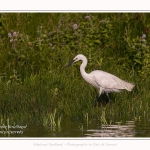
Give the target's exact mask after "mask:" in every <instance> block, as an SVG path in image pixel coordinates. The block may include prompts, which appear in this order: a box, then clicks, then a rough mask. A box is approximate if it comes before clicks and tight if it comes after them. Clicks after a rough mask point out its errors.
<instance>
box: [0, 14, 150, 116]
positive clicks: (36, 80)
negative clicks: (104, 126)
mask: <svg viewBox="0 0 150 150" xmlns="http://www.w3.org/2000/svg"><path fill="white" fill-rule="evenodd" d="M149 32H150V14H145V13H45V14H43V13H1V14H0V81H1V82H0V86H1V88H0V92H1V94H0V108H1V109H0V114H1V115H2V116H3V117H4V116H11V115H12V116H13V115H16V112H17V115H18V114H22V115H23V116H24V112H28V113H29V114H30V115H31V118H32V117H33V116H35V115H39V117H41V116H45V114H47V115H48V114H49V112H52V111H53V110H54V109H55V108H57V112H58V114H62V115H64V116H65V115H66V116H82V115H83V114H85V113H87V112H90V111H91V110H93V105H92V103H93V100H94V98H95V95H96V92H94V88H92V87H91V86H89V85H88V84H87V83H86V82H84V80H83V79H82V78H81V76H80V73H79V65H78V64H80V63H77V64H76V65H74V66H73V67H71V68H67V69H65V68H64V66H65V64H66V63H68V61H69V60H70V59H72V58H74V57H75V56H76V55H77V54H78V53H83V54H84V55H85V56H86V57H87V58H88V60H89V62H88V66H87V68H86V70H87V72H90V71H92V70H95V69H102V70H105V71H108V72H110V73H113V74H115V75H117V76H119V77H120V78H122V79H124V80H127V81H130V82H133V83H135V84H136V89H137V91H138V92H139V91H140V90H141V91H142V92H143V93H142V92H141V93H142V94H143V95H142V94H141V95H140V96H141V98H143V97H144V98H145V97H146V96H145V95H144V94H145V93H147V91H146V88H148V85H146V86H145V90H144V89H142V85H144V84H145V82H147V81H149V80H148V79H147V78H149V75H150V37H149ZM145 80H146V81H145ZM90 87H91V88H90ZM81 89H82V91H81ZM137 91H136V92H137ZM144 91H145V93H144ZM136 92H133V93H132V94H131V93H130V94H127V93H124V95H123V97H122V101H124V102H125V103H126V107H127V109H128V111H129V113H131V112H132V109H131V106H132V105H133V106H134V105H135V106H139V105H141V103H140V101H135V99H136V98H137V96H139V95H138V94H139V93H136ZM2 93H3V94H2ZM119 96H120V95H119ZM147 96H148V95H147ZM114 97H115V98H114ZM114 97H113V98H114V99H117V98H119V97H117V95H115V96H114ZM146 98H147V97H146ZM146 98H145V100H144V101H145V106H143V107H141V108H142V109H145V110H147V111H148V105H149V104H148V103H147V99H146ZM128 99H132V100H130V103H129V100H128ZM135 102H136V103H135ZM117 103H118V102H116V104H117ZM131 103H132V104H131ZM117 105H118V104H117ZM119 106H120V107H118V109H117V108H116V110H115V109H113V110H111V115H112V114H113V112H112V111H114V113H115V111H120V112H121V111H123V110H122V109H121V108H122V107H123V104H120V103H119ZM95 111H97V110H93V114H95ZM135 111H137V108H136V107H135ZM135 111H134V112H135ZM18 112H19V113H18ZM91 114H92V111H91ZM22 115H20V116H21V117H22ZM18 116H19V115H18Z"/></svg>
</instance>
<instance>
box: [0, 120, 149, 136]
mask: <svg viewBox="0 0 150 150" xmlns="http://www.w3.org/2000/svg"><path fill="white" fill-rule="evenodd" d="M10 127H11V128H9V130H7V133H6V129H4V128H3V127H2V126H1V128H0V131H1V132H0V137H103V138H104V137H117V138H119V137H150V119H144V118H143V119H142V118H140V119H139V120H124V121H121V122H120V121H118V122H117V121H116V122H114V123H109V124H108V125H102V124H97V123H96V122H95V123H91V124H90V123H89V124H83V123H82V121H79V120H78V121H72V120H70V119H65V120H64V121H62V123H61V126H60V127H59V128H58V127H50V126H47V127H44V126H39V125H15V126H14V127H13V126H12V125H10ZM2 131H3V132H2ZM8 131H9V132H8ZM16 131H20V132H16Z"/></svg>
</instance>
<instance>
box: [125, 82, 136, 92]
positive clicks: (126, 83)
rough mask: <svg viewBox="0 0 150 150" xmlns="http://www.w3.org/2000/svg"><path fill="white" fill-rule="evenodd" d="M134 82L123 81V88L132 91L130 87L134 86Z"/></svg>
mask: <svg viewBox="0 0 150 150" xmlns="http://www.w3.org/2000/svg"><path fill="white" fill-rule="evenodd" d="M134 86H135V85H134V84H132V83H128V82H125V89H126V90H127V91H132V89H133V88H134Z"/></svg>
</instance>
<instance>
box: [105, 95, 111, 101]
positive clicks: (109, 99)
mask: <svg viewBox="0 0 150 150" xmlns="http://www.w3.org/2000/svg"><path fill="white" fill-rule="evenodd" d="M106 95H107V98H108V101H107V102H106V103H111V99H110V98H109V95H108V93H106Z"/></svg>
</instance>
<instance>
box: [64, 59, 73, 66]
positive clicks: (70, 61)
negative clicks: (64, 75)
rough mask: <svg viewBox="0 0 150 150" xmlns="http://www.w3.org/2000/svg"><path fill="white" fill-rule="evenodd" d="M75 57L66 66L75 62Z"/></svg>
mask: <svg viewBox="0 0 150 150" xmlns="http://www.w3.org/2000/svg"><path fill="white" fill-rule="evenodd" d="M74 61H75V59H73V60H71V61H70V62H69V63H68V64H67V65H66V66H65V67H69V66H70V65H71V64H73V63H74Z"/></svg>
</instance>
